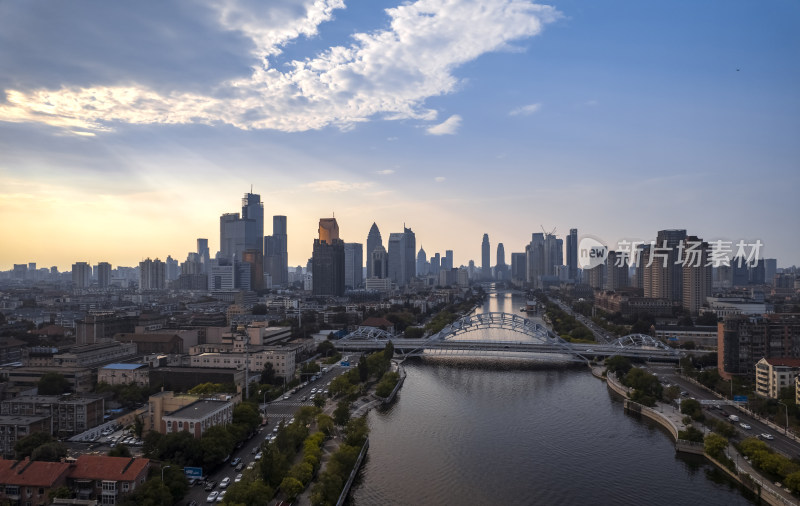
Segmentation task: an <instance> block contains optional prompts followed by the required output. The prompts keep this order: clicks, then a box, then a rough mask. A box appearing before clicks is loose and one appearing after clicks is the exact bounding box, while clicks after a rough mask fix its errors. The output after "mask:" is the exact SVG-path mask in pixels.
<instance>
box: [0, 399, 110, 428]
mask: <svg viewBox="0 0 800 506" xmlns="http://www.w3.org/2000/svg"><path fill="white" fill-rule="evenodd" d="M104 405H105V404H104V401H103V398H102V397H79V396H74V395H65V396H59V395H29V396H27V395H26V396H19V397H15V398H14V399H9V400H5V401H3V402H2V403H0V415H15V416H40V417H48V418H49V423H50V427H49V431H48V432H49V433H50V434H52V435H54V436H58V437H67V436H72V435H75V434H79V433H81V432H85V431H87V430H89V429H91V428H92V427H96V426H98V425H100V424H101V423H103V416H104V415H105V412H104Z"/></svg>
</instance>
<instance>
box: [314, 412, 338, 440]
mask: <svg viewBox="0 0 800 506" xmlns="http://www.w3.org/2000/svg"><path fill="white" fill-rule="evenodd" d="M317 428H318V429H319V430H320V431H322V432H324V433H325V435H326V436H330V435H331V434H333V428H334V423H333V418H331V417H330V416H328V415H326V414H324V413H320V414H319V415H317Z"/></svg>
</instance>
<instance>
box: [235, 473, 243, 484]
mask: <svg viewBox="0 0 800 506" xmlns="http://www.w3.org/2000/svg"><path fill="white" fill-rule="evenodd" d="M240 481H242V473H239V474H237V475H236V478H234V479H233V482H234V483H239V482H240Z"/></svg>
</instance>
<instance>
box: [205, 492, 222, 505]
mask: <svg viewBox="0 0 800 506" xmlns="http://www.w3.org/2000/svg"><path fill="white" fill-rule="evenodd" d="M218 495H219V492H217V491H216V490H214V491H213V492H211V493H210V494H208V497H206V502H214V501H216V500H217V496H218Z"/></svg>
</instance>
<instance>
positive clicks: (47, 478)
mask: <svg viewBox="0 0 800 506" xmlns="http://www.w3.org/2000/svg"><path fill="white" fill-rule="evenodd" d="M69 470H70V464H67V463H66V462H39V461H35V462H31V461H30V460H27V459H26V460H22V461H17V460H4V459H0V483H4V484H7V485H18V486H23V487H44V488H49V487H51V486H53V485H54V484H55V483H56V482H57V481H58V480H59V478H61V477H62V476H64V475H65V474H67V473H69Z"/></svg>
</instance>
